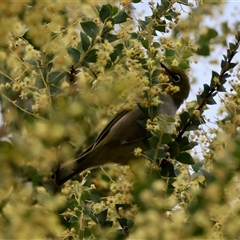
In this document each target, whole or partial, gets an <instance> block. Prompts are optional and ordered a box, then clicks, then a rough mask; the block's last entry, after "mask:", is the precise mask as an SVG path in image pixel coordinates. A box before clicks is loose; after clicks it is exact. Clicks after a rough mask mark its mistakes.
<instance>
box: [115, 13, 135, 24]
mask: <svg viewBox="0 0 240 240" xmlns="http://www.w3.org/2000/svg"><path fill="white" fill-rule="evenodd" d="M127 18H131V17H130V16H129V15H128V14H127V13H126V12H125V11H123V10H122V11H119V12H118V14H117V15H116V16H114V19H115V22H116V24H119V23H124V22H126V21H127Z"/></svg>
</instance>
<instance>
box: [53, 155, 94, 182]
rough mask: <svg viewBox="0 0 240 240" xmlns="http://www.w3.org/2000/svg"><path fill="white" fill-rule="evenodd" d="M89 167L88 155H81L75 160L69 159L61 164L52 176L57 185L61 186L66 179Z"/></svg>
mask: <svg viewBox="0 0 240 240" xmlns="http://www.w3.org/2000/svg"><path fill="white" fill-rule="evenodd" d="M89 167H90V166H89V164H87V161H86V156H80V157H79V158H77V159H75V160H71V161H67V162H66V163H63V164H61V165H60V166H59V167H58V169H57V170H56V171H55V172H54V173H53V174H52V176H51V178H52V179H53V180H54V181H55V184H56V185H57V186H61V185H62V184H64V183H65V182H66V181H68V180H69V179H71V178H73V177H74V176H75V175H77V174H78V173H81V172H83V171H84V170H86V169H87V168H89Z"/></svg>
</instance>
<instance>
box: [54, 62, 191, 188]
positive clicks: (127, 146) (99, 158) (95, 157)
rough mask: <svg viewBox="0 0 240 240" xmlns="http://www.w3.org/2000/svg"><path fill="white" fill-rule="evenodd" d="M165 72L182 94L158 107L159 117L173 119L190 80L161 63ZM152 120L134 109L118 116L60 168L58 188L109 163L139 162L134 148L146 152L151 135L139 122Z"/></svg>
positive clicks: (137, 109) (56, 181)
mask: <svg viewBox="0 0 240 240" xmlns="http://www.w3.org/2000/svg"><path fill="white" fill-rule="evenodd" d="M161 66H162V68H164V69H165V73H166V74H167V75H168V77H169V83H170V84H172V85H173V86H178V87H179V91H177V92H175V93H172V94H171V95H166V96H165V99H164V101H163V103H162V104H160V105H159V107H158V114H164V115H171V116H174V115H175V113H176V111H177V110H178V108H179V107H180V106H181V104H182V103H183V102H184V100H185V99H187V97H188V94H189V91H190V83H189V78H188V76H187V75H186V73H185V72H184V70H182V69H181V68H179V67H176V66H170V67H167V66H165V65H164V64H162V63H161ZM148 118H149V117H148V116H147V115H146V114H144V112H143V111H142V110H141V109H140V108H139V107H138V106H135V107H134V108H133V109H132V110H123V111H121V112H119V113H118V114H117V115H116V116H115V117H114V118H113V119H112V120H111V121H110V122H109V123H108V124H107V125H106V127H105V128H104V129H103V131H102V132H101V133H100V135H99V136H98V137H97V139H96V140H95V142H94V143H93V144H92V145H91V146H90V147H89V148H88V149H87V150H85V151H84V152H83V153H82V154H81V155H80V156H78V157H77V158H76V159H75V160H72V161H67V162H66V163H64V164H61V165H60V167H59V169H58V170H57V172H58V173H57V174H56V172H55V174H53V176H52V178H53V179H54V180H55V183H56V184H57V185H58V186H61V185H62V184H63V183H65V182H66V181H68V180H69V179H71V178H72V177H74V176H75V175H76V174H78V173H80V172H82V171H84V170H86V169H88V168H93V167H97V166H101V165H104V164H106V163H117V164H121V165H127V164H128V163H129V162H130V161H131V160H134V159H137V157H136V156H135V155H134V149H135V148H138V147H139V148H141V149H142V150H143V151H145V150H147V147H146V145H145V143H146V140H147V139H148V138H149V136H150V132H149V131H147V130H146V129H145V127H143V126H141V125H140V124H139V122H141V121H143V122H146V121H147V119H148Z"/></svg>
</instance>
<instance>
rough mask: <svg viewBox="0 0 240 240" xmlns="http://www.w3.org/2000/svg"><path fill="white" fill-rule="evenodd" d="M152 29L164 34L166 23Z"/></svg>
mask: <svg viewBox="0 0 240 240" xmlns="http://www.w3.org/2000/svg"><path fill="white" fill-rule="evenodd" d="M154 29H155V30H157V31H159V32H163V33H165V31H166V21H163V22H162V23H161V25H157V26H154Z"/></svg>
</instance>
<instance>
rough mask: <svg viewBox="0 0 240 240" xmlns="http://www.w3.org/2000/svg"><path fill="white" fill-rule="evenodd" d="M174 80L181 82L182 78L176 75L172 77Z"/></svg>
mask: <svg viewBox="0 0 240 240" xmlns="http://www.w3.org/2000/svg"><path fill="white" fill-rule="evenodd" d="M172 79H173V81H174V82H180V80H181V77H180V76H179V75H178V74H175V75H173V76H172Z"/></svg>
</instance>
